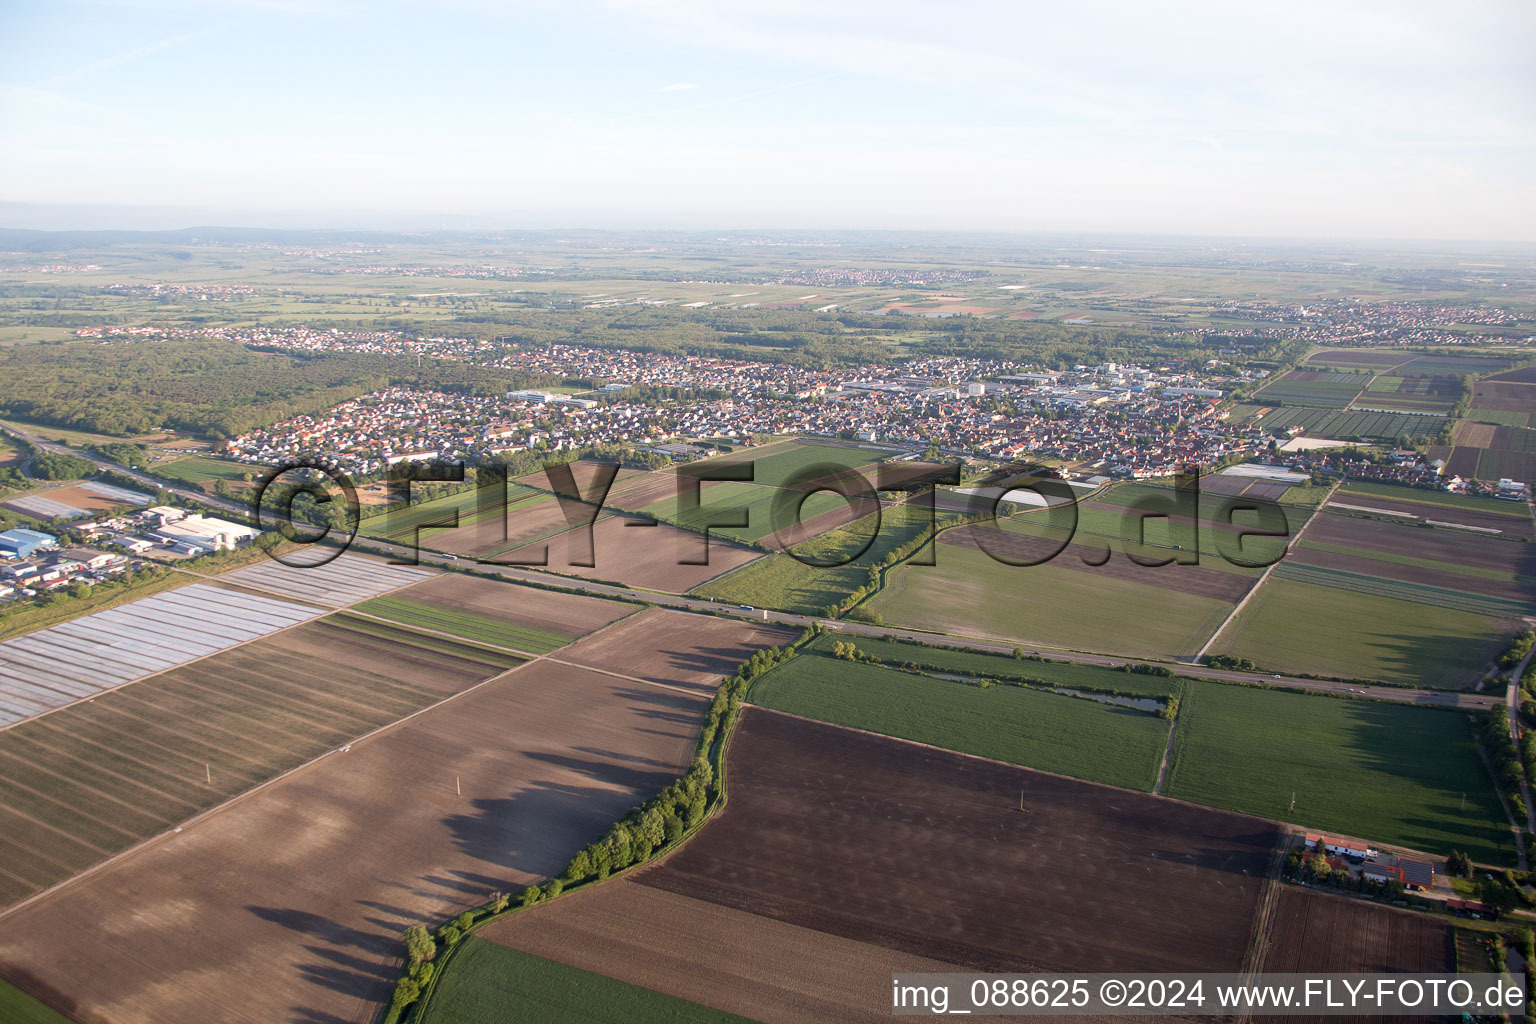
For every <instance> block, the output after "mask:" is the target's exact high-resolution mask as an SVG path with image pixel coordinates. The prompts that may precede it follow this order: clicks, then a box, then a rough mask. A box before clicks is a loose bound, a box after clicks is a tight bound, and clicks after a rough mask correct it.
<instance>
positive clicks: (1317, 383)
mask: <svg viewBox="0 0 1536 1024" xmlns="http://www.w3.org/2000/svg"><path fill="white" fill-rule="evenodd" d="M1317 372H1318V371H1315V370H1302V371H1294V370H1293V371H1292V372H1291V373H1288V374H1286V375H1285V376H1284V377H1281V378H1280V379H1279V380H1277V381H1274V382H1273V383H1271V384H1267V385H1265V386H1264V388H1262V389H1261V390H1260V391H1259V392H1258V393H1256V394H1255V395H1254V396H1253V397H1254V400H1255V401H1258V402H1264V403H1266V404H1273V403H1276V402H1280V403H1284V404H1286V405H1308V406H1315V407H1319V408H1337V409H1342V408H1343V407H1344V406H1346V405H1348V404H1349V402H1350V400H1351V399H1352V398H1354V397H1355V395H1357V394H1359V393H1360V392H1361V391H1363V390H1364V389H1365V388H1366V387H1367V386H1368V385H1369V384H1370V383H1371V374H1369V373H1351V372H1349V371H1333V372H1325V373H1323V374H1322V377H1321V379H1319V380H1305V379H1298V377H1299V376H1300V375H1302V374H1305V375H1312V374H1315V373H1317Z"/></svg>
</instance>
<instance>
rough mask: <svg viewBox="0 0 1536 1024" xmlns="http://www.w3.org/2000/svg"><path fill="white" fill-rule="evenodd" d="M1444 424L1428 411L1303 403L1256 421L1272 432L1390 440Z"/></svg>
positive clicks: (1430, 431) (1427, 432) (1435, 429)
mask: <svg viewBox="0 0 1536 1024" xmlns="http://www.w3.org/2000/svg"><path fill="white" fill-rule="evenodd" d="M1444 423H1445V417H1444V416H1438V415H1431V414H1422V415H1421V414H1414V413H1405V412H1357V411H1351V410H1340V409H1319V408H1314V407H1310V406H1304V405H1297V406H1285V407H1282V408H1279V409H1276V410H1274V411H1273V412H1271V413H1268V414H1267V415H1265V416H1264V417H1263V418H1262V419H1260V420H1259V424H1260V425H1261V426H1263V427H1264V429H1265V430H1268V431H1270V432H1272V433H1279V432H1280V431H1283V430H1285V429H1286V428H1287V427H1301V428H1303V429H1304V430H1306V432H1307V434H1308V435H1309V436H1312V437H1331V438H1339V439H1342V440H1345V441H1348V440H1351V439H1353V438H1358V437H1364V438H1382V439H1384V440H1393V439H1395V438H1398V437H1401V436H1404V435H1407V436H1409V437H1419V436H1434V435H1436V434H1438V433H1439V432H1440V427H1441V425H1442V424H1444Z"/></svg>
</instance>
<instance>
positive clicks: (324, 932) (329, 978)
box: [246, 906, 398, 1024]
mask: <svg viewBox="0 0 1536 1024" xmlns="http://www.w3.org/2000/svg"><path fill="white" fill-rule="evenodd" d="M246 909H247V910H249V911H250V912H251V913H252V914H254V915H256V916H257V917H259V918H261V919H262V920H263V921H271V922H272V923H274V924H279V925H282V926H283V927H284V928H288V929H290V930H292V931H296V932H299V933H301V934H304V935H310V936H313V937H314V938H316V939H318V940H319V942H320V943H321V944H313V943H311V944H307V945H305V946H304V947H303V949H304V952H305V953H307V954H308V955H309V956H310V957H312V958H314V959H313V960H310V961H307V962H305V961H300V962H296V963H294V964H293V966H294V968H295V969H296V970H297V971H298V972H299V977H300V978H302V979H303V981H304V982H305V983H307V984H309V985H315V986H318V987H320V988H324V989H328V990H330V991H333V992H340V993H343V994H345V995H349V996H353V997H356V998H358V999H364V1000H368V1001H370V1002H374V1003H378V1002H381V1001H383V1000H384V999H387V998H388V996H389V989H390V986H391V985H392V984H393V982H394V980H395V970H394V967H393V965H394V963H395V960H396V959H397V957H398V950H397V948H396V946H397V944H398V940H397V939H396V938H395V935H394V934H392V933H390V932H377V933H372V932H364V931H359V930H358V929H356V928H353V927H351V926H349V925H344V924H338V923H337V922H335V921H332V920H330V919H329V918H325V917H321V916H320V915H319V914H312V913H309V912H308V911H304V910H294V909H285V908H281V907H258V906H248V907H246ZM347 950H357V951H358V952H360V953H361V954H363V955H361V956H359V955H357V954H356V953H351V952H347ZM290 1012H291V1016H290V1017H289V1020H290V1021H291V1022H293V1024H332V1022H335V1021H338V1020H342V1018H338V1017H336V1016H335V1015H333V1014H330V1013H326V1012H323V1011H320V1010H316V1009H313V1008H310V1007H305V1006H293V1007H290Z"/></svg>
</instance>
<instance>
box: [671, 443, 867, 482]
mask: <svg viewBox="0 0 1536 1024" xmlns="http://www.w3.org/2000/svg"><path fill="white" fill-rule="evenodd" d="M891 454H892V453H891V452H890V451H889V450H883V449H880V450H877V449H872V448H857V447H854V446H852V445H844V444H814V443H807V442H799V441H778V442H774V443H773V444H768V445H763V446H761V447H757V448H748V449H746V450H745V451H739V452H733V453H731V454H730V455H724V456H721V457H720V458H718V459H712V460H710V461H709V462H707V463H703V464H701V465H700V466H699V467H698V468H699V469H701V470H703V469H708V468H715V467H718V466H724V465H734V464H736V463H747V462H750V463H751V464H752V482H753V483H755V484H765V485H767V486H769V487H781V486H783V485H784V484H785V483H786V482H787V481H788V480H789V478H790V477H791V476H794V475H795V474H796V473H799V472H801V471H802V470H806V469H809V468H810V467H812V466H825V467H827V469H828V475H830V474H831V473H834V472H837V471H838V470H848V469H858V468H859V467H861V466H867V465H869V464H870V463H872V462H879V461H881V460H883V459H888V458H890V457H891ZM869 482H870V484H871V485H873V484H874V483H875V479H874V473H873V472H871V474H870V479H869Z"/></svg>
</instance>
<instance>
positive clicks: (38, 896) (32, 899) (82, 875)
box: [0, 657, 543, 920]
mask: <svg viewBox="0 0 1536 1024" xmlns="http://www.w3.org/2000/svg"><path fill="white" fill-rule="evenodd" d="M541 660H543V659H542V658H541V657H534V658H530V659H529V660H527V661H525V662H523V663H522V664H520V665H514V666H512V667H511V668H509V669H507V670H506V671H505V672H499V673H497V674H496V675H494V676H491V677H490V678H489V679H485V680H482V681H481V682H478V683H476V684H475V685H474V686H471V687H469V688H468V689H466V690H461V691H459V692H458V693H455V694H450V695H449V696H447V697H445V698H443V699H442V700H440V701H438V702H437V703H436V704H429V705H428V706H426V707H424V708H422V709H421V710H419V711H415V712H412V713H411V714H409V715H406V716H405V717H404V718H400V719H396V720H395V721H393V722H390V723H388V724H387V725H382V726H380V727H379V728H377V729H374V730H373V731H372V732H369V733H365V734H364V735H362V736H359V737H357V738H356V739H353V740H348V741H347V742H346V743H344V744H342V746H341V747H336V748H333V749H331V750H327V751H326V752H325V753H323V754H321V755H319V756H318V757H314V758H311V759H310V760H308V761H305V762H304V763H303V764H300V765H295V766H294V767H292V768H290V769H288V770H287V771H285V772H283V773H282V774H280V775H274V776H273V777H272V778H270V779H267V780H266V781H264V782H259V783H257V784H256V785H254V786H252V787H250V788H249V789H246V790H243V791H242V792H239V793H236V794H235V795H234V796H232V797H230V798H229V799H228V800H225V801H224V802H223V803H219V804H215V805H213V806H212V807H209V808H207V809H205V810H203V811H200V812H199V813H197V814H195V815H193V816H192V817H190V818H187V819H186V820H185V821H183V822H181V823H180V824H179V825H176V826H175V827H173V828H170V829H167V830H165V831H164V832H160V833H158V834H156V835H153V836H150V837H149V838H148V839H144V840H142V841H140V842H138V843H136V844H134V845H133V846H130V847H128V848H127V849H126V850H123V851H121V852H119V853H118V854H116V855H115V856H113V857H110V858H108V859H107V860H104V861H100V862H99V863H96V864H93V865H91V866H90V867H88V868H86V869H85V870H83V871H81V872H79V873H78V874H76V875H73V876H71V877H69V878H66V879H65V880H64V881H62V882H59V883H57V884H56V885H52V886H50V887H49V888H47V889H43V890H41V891H40V892H36V893H33V894H32V895H31V896H29V897H27V898H26V899H24V900H22V901H21V902H19V903H15V904H12V905H11V906H9V907H6V908H5V909H4V910H0V920H4V919H5V918H6V917H8V916H10V915H11V914H13V913H15V912H16V911H18V910H20V909H21V908H22V907H27V906H31V905H32V904H33V903H36V902H38V901H39V900H42V899H44V898H45V897H48V896H50V895H52V894H53V893H56V892H59V891H61V890H63V889H66V888H68V887H69V886H72V885H75V884H76V883H78V882H81V881H83V880H85V879H87V878H90V877H91V876H93V875H95V874H96V873H97V872H99V871H102V870H105V869H106V868H108V867H110V866H112V865H113V864H116V863H117V862H118V861H120V860H122V859H123V858H124V857H131V856H133V855H134V854H135V853H137V852H139V851H140V850H143V849H145V848H147V847H149V846H152V845H154V844H155V843H159V842H161V841H163V840H165V839H166V838H167V837H168V836H172V835H175V834H176V833H177V832H180V831H182V830H183V829H186V828H190V827H191V826H193V825H195V824H197V823H198V822H200V821H202V820H203V819H205V818H208V817H211V816H212V815H215V814H217V813H219V812H220V811H222V810H224V809H225V808H227V807H229V806H231V805H233V804H236V803H238V802H240V801H241V800H244V799H246V798H247V797H250V796H252V795H254V794H256V793H260V792H262V791H263V790H265V789H267V788H268V787H271V786H274V785H276V784H277V783H279V782H282V781H283V780H284V779H286V778H288V777H289V776H290V775H294V774H296V773H298V772H302V771H304V770H305V769H306V768H309V767H310V766H311V765H315V764H319V763H320V762H321V761H323V760H325V759H326V758H328V757H332V756H334V755H335V754H337V753H339V752H341V751H342V750H343V748H345V747H351V746H353V745H354V744H358V743H363V742H366V741H368V740H371V739H373V738H374V737H376V736H379V735H381V734H383V733H386V732H389V731H390V730H392V729H395V728H398V727H399V726H402V725H404V724H405V723H407V722H409V721H411V720H412V719H415V718H417V717H419V716H421V715H425V714H427V713H428V712H430V711H435V710H437V709H438V708H440V707H442V706H443V705H445V704H448V703H450V702H452V701H455V700H458V699H459V698H460V697H463V696H464V695H465V694H470V693H474V692H475V691H477V690H479V689H481V688H483V687H486V686H489V685H491V684H492V683H495V682H499V681H501V680H503V679H505V678H506V677H507V676H509V675H511V674H512V673H513V672H516V671H518V670H519V669H522V668H526V667H527V666H529V665H533V664H535V663H537V662H539V661H541Z"/></svg>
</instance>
